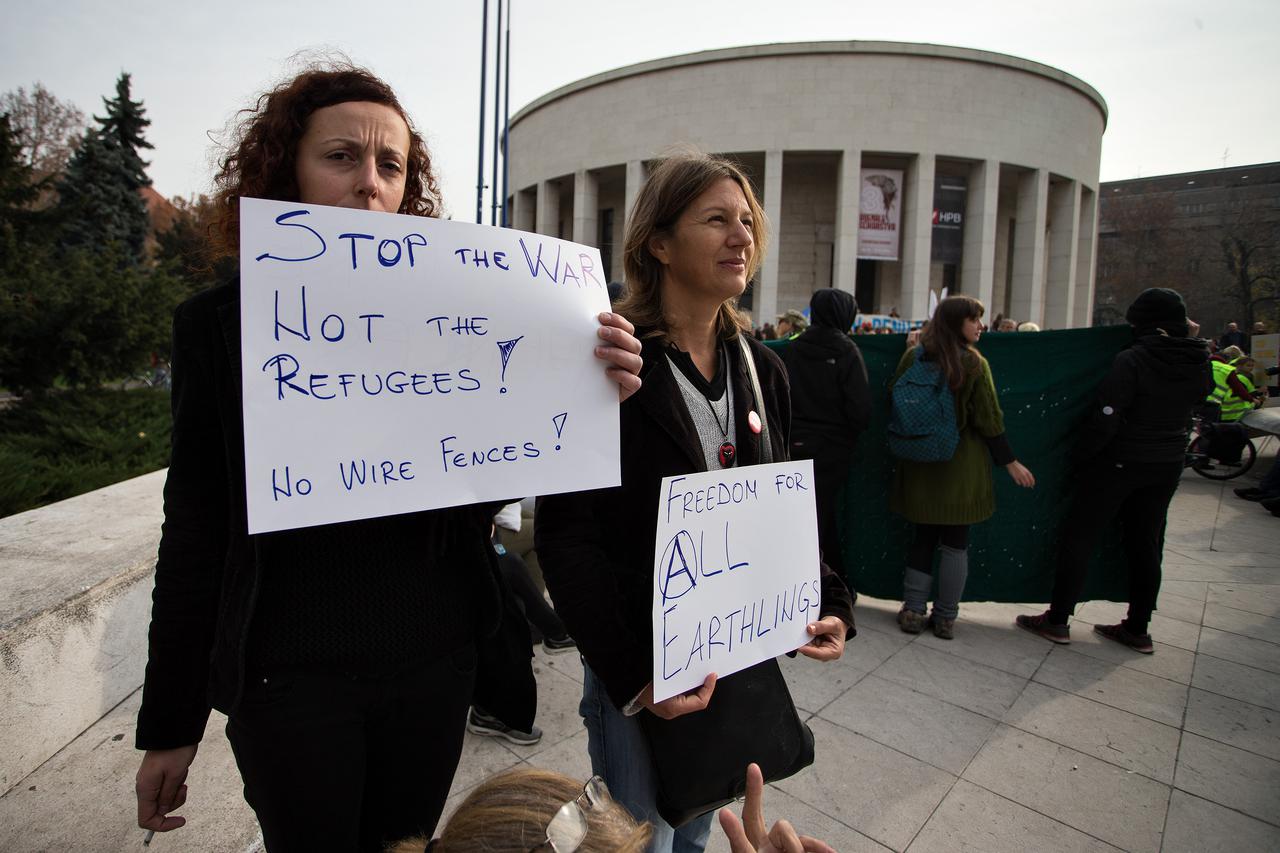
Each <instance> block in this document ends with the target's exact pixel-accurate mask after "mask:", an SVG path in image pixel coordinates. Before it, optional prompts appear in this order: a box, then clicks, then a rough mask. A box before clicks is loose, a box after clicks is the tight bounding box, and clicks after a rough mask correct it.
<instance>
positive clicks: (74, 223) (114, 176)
mask: <svg viewBox="0 0 1280 853" xmlns="http://www.w3.org/2000/svg"><path fill="white" fill-rule="evenodd" d="M57 215H58V219H59V224H60V229H61V240H60V242H61V244H62V245H63V246H64V247H67V248H84V249H89V250H91V251H99V250H102V249H104V248H106V247H107V246H108V245H109V244H111V243H118V244H120V247H121V248H122V249H124V250H125V251H126V253H127V254H126V257H127V259H128V260H129V261H130V262H132V263H137V262H138V261H140V260H141V259H142V252H143V245H144V243H145V241H146V238H147V228H148V223H149V219H148V217H147V207H146V203H145V202H143V200H142V196H141V195H139V194H138V184H137V182H136V180H135V179H134V177H133V173H132V169H131V168H130V166H129V163H128V160H127V158H126V156H125V155H124V153H123V152H122V151H121V150H120V145H119V143H118V142H116V140H115V139H114V138H113V137H110V136H106V135H104V134H101V133H99V132H97V131H95V130H90V131H88V132H87V133H85V135H84V138H83V140H81V143H80V147H79V148H78V149H77V150H76V153H75V155H74V156H72V158H71V162H69V163H68V164H67V171H66V172H65V173H64V174H63V176H62V179H61V180H60V181H59V182H58V206H57Z"/></svg>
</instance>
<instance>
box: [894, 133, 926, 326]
mask: <svg viewBox="0 0 1280 853" xmlns="http://www.w3.org/2000/svg"><path fill="white" fill-rule="evenodd" d="M933 172H934V155H933V154H927V153H920V154H917V155H916V159H915V162H914V163H912V164H911V165H910V166H908V167H907V174H906V178H905V183H906V187H905V188H904V189H903V193H902V196H903V197H902V256H901V257H902V286H901V290H900V292H899V293H898V305H899V310H900V311H901V312H902V316H903V318H905V319H907V320H923V319H924V318H925V315H926V314H927V313H928V311H929V249H930V246H931V245H932V241H933Z"/></svg>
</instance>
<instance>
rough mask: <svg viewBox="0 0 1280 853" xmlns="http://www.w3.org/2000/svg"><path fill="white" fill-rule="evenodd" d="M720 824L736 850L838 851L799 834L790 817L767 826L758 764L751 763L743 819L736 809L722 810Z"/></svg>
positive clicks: (762, 852) (752, 852)
mask: <svg viewBox="0 0 1280 853" xmlns="http://www.w3.org/2000/svg"><path fill="white" fill-rule="evenodd" d="M720 828H721V829H723V830H724V834H725V836H727V837H728V839H729V849H730V850H731V851H732V853H836V851H835V848H833V847H831V846H830V845H829V844H826V843H824V842H822V841H819V840H818V839H816V838H810V837H809V836H807V835H799V834H797V833H796V831H795V829H794V828H793V827H792V826H791V823H790V822H788V821H786V820H779V821H777V822H776V823H774V825H773V829H768V830H766V828H765V822H764V776H763V774H761V772H760V766H759V765H758V764H748V765H747V801H746V802H745V803H743V806H742V820H738V816H737V815H735V814H734V813H733V809H730V808H723V809H721V810H720Z"/></svg>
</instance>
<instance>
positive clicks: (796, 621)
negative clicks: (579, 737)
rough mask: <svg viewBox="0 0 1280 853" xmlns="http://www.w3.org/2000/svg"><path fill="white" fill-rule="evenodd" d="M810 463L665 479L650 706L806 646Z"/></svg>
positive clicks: (812, 557)
mask: <svg viewBox="0 0 1280 853" xmlns="http://www.w3.org/2000/svg"><path fill="white" fill-rule="evenodd" d="M819 575H820V572H819V566H818V521H817V512H816V511H815V509H814V500H813V462H812V461H811V460H807V459H806V460H801V461H794V462H776V463H774V464H771V465H749V466H747V467H745V468H729V469H726V470H723V471H707V472H704V473H699V474H690V475H688V476H686V477H667V478H665V479H664V480H663V481H662V491H661V492H660V493H659V495H658V538H657V542H656V544H655V546H654V565H653V698H654V701H656V702H661V701H662V700H663V699H666V698H669V697H671V696H675V695H676V694H677V693H683V692H684V691H686V690H690V689H692V688H694V687H697V686H698V685H700V684H701V683H702V682H703V680H704V679H705V678H706V677H707V676H708V675H709V674H710V673H713V672H714V673H716V675H718V676H725V675H729V674H731V673H734V672H737V671H738V670H741V669H746V668H747V667H749V666H752V665H754V664H757V663H759V662H760V661H763V660H768V659H769V658H772V657H777V656H778V655H780V654H784V653H786V652H789V651H791V650H792V649H795V648H798V647H799V646H802V645H804V644H805V643H807V642H808V641H809V639H810V637H809V635H808V633H806V631H805V626H806V625H808V624H809V623H810V622H813V621H815V620H816V619H817V618H818V612H819V610H820V608H821V604H822V584H821V578H820V576H819Z"/></svg>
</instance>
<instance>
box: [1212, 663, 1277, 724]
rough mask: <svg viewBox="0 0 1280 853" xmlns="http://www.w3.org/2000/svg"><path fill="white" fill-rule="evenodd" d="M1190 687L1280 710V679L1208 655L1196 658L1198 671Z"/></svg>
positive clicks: (1259, 670)
mask: <svg viewBox="0 0 1280 853" xmlns="http://www.w3.org/2000/svg"><path fill="white" fill-rule="evenodd" d="M1191 686H1192V687H1199V688H1200V689H1201V690H1208V691H1209V692H1210V693H1217V694H1218V695H1220V696H1229V697H1231V698H1232V699H1239V700H1240V701H1241V702H1248V703H1249V704H1251V705H1261V706H1262V707H1264V708H1270V709H1271V710H1272V711H1278V710H1280V675H1277V674H1276V673H1274V672H1265V671H1263V670H1261V669H1255V668H1253V667H1251V666H1244V665H1243V664H1238V663H1232V662H1231V661H1228V660H1220V659H1218V658H1215V657H1210V656H1209V655H1196V671H1195V674H1194V675H1192V676H1191Z"/></svg>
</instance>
